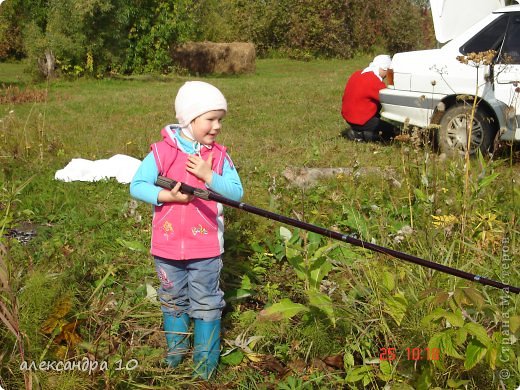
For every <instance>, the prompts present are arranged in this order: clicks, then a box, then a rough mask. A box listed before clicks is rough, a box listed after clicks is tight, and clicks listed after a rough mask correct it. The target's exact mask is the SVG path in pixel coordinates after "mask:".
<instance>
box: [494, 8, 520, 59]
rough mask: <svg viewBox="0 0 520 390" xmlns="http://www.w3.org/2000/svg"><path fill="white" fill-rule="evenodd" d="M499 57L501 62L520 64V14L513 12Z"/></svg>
mask: <svg viewBox="0 0 520 390" xmlns="http://www.w3.org/2000/svg"><path fill="white" fill-rule="evenodd" d="M499 58H500V60H499V62H503V63H508V64H520V14H513V15H511V17H510V18H509V26H508V28H507V33H506V36H505V38H504V45H503V46H502V50H501V53H500V57H499Z"/></svg>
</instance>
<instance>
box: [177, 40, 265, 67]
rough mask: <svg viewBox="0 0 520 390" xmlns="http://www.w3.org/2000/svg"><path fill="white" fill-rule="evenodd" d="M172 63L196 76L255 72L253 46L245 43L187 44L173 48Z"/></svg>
mask: <svg viewBox="0 0 520 390" xmlns="http://www.w3.org/2000/svg"><path fill="white" fill-rule="evenodd" d="M171 55H172V58H173V61H174V62H175V63H176V64H177V65H179V66H181V67H182V68H185V69H187V70H188V71H189V72H190V73H197V74H212V73H216V74H240V73H252V72H254V71H255V58H256V52H255V46H254V45H253V44H252V43H246V42H231V43H215V42H188V43H185V44H183V45H181V46H178V47H176V48H174V49H173V50H172V52H171Z"/></svg>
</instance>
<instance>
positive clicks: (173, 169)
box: [150, 127, 226, 260]
mask: <svg viewBox="0 0 520 390" xmlns="http://www.w3.org/2000/svg"><path fill="white" fill-rule="evenodd" d="M173 132H174V130H172V129H170V128H168V127H165V128H164V129H163V130H162V131H161V134H162V135H163V140H162V141H160V142H157V143H155V144H152V145H151V149H152V152H153V155H154V157H155V163H156V164H157V168H158V169H159V175H162V176H166V177H169V178H170V179H173V180H176V181H181V182H183V183H186V184H188V185H190V186H192V187H197V188H203V189H206V185H205V183H204V181H202V180H200V179H199V178H197V177H196V176H195V175H193V174H191V173H189V172H188V171H186V162H187V160H188V154H186V153H184V152H183V151H182V150H181V149H180V148H179V147H178V146H177V141H176V140H175V138H174V137H173ZM211 152H213V164H212V169H213V171H214V172H216V173H218V174H219V175H221V174H222V169H223V166H224V160H225V158H226V148H225V147H224V146H222V145H219V144H217V143H214V144H213V146H212V148H211V149H208V148H206V147H204V146H202V147H201V150H200V153H201V157H202V158H203V159H204V160H207V159H208V157H209V154H210V153H211ZM222 209H223V207H222V204H220V203H217V202H213V201H207V200H203V199H199V198H194V199H193V200H192V201H191V202H189V203H164V204H163V205H162V206H155V207H154V214H153V220H152V245H151V251H150V252H151V253H152V255H154V256H159V257H163V258H166V259H172V260H187V259H202V258H209V257H215V256H219V255H221V254H222V253H223V252H224V216H223V214H222V211H223V210H222Z"/></svg>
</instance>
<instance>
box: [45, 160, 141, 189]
mask: <svg viewBox="0 0 520 390" xmlns="http://www.w3.org/2000/svg"><path fill="white" fill-rule="evenodd" d="M139 164H141V160H138V159H136V158H134V157H130V156H125V155H124V154H116V155H115V156H112V157H110V158H108V159H103V160H94V161H92V160H85V159H83V158H73V159H72V160H71V161H70V162H69V163H68V164H67V166H66V167H65V168H63V169H60V170H58V171H56V173H55V174H54V178H55V179H56V180H61V181H66V182H69V181H98V180H103V179H110V178H115V179H116V180H117V181H118V182H119V183H125V184H127V183H130V182H131V181H132V178H133V177H134V174H135V172H136V171H137V168H138V167H139Z"/></svg>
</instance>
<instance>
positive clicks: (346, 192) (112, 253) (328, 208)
mask: <svg viewBox="0 0 520 390" xmlns="http://www.w3.org/2000/svg"><path fill="white" fill-rule="evenodd" d="M369 60H370V58H369V57H357V58H355V59H353V60H350V61H344V60H327V61H311V62H298V61H290V60H284V59H269V60H258V61H257V69H256V72H255V73H254V74H250V75H243V76H233V77H204V78H202V77H198V78H195V77H193V78H192V77H187V76H175V75H171V76H147V77H135V78H115V79H110V80H83V79H81V80H75V81H63V80H59V81H52V82H50V83H39V84H32V83H31V82H30V79H29V78H28V76H27V75H26V74H24V73H23V65H21V64H0V86H2V89H1V91H0V99H1V100H0V101H2V104H0V164H1V167H2V169H1V170H0V188H1V190H2V191H1V195H0V232H1V234H0V236H4V238H3V240H4V241H3V242H4V244H5V246H6V249H7V251H6V253H5V254H2V255H1V256H2V257H1V258H0V264H1V265H2V268H0V281H1V282H2V285H1V288H2V289H1V290H0V294H1V295H0V296H1V299H0V309H2V311H0V312H1V313H2V317H0V319H2V327H0V345H2V349H1V352H0V360H1V367H2V368H1V369H0V378H1V379H0V386H2V387H4V388H6V389H12V388H23V387H24V381H25V386H26V388H27V387H28V386H29V384H32V386H33V388H42V389H69V388H70V389H98V388H107V389H109V388H110V389H111V388H118V389H126V388H128V389H133V388H142V389H163V388H215V389H228V388H237V389H314V388H316V389H318V388H319V389H329V388H338V389H340V388H341V389H343V388H373V389H379V388H381V389H382V388H385V389H428V388H439V389H447V388H461V389H462V388H467V389H513V388H516V387H517V386H519V385H520V383H519V379H518V378H519V377H520V363H519V360H518V355H519V353H518V341H517V338H518V337H519V336H520V332H519V329H520V316H519V308H520V299H519V297H518V295H515V294H508V293H507V292H505V291H501V290H497V289H493V288H491V287H484V286H482V285H480V284H478V283H471V282H468V281H465V280H461V279H457V278H456V277H453V276H450V275H446V274H442V273H439V272H434V271H431V270H429V269H425V268H421V267H419V266H416V265H412V264H406V263H404V262H402V261H399V260H395V259H392V258H390V257H388V256H384V255H381V254H376V253H372V252H370V251H367V250H363V249H362V248H358V247H353V246H350V245H348V244H344V243H340V242H333V241H330V240H328V239H326V238H324V237H320V236H317V235H315V234H311V233H308V232H305V231H297V230H296V229H294V228H291V227H287V226H285V227H283V228H282V225H281V224H279V223H277V222H273V221H269V220H266V219H263V218H261V217H258V216H254V215H251V214H247V213H245V212H242V211H237V210H234V209H226V235H225V237H226V253H225V257H224V262H225V267H224V271H223V275H222V276H223V280H222V288H223V290H224V291H225V292H226V297H227V302H228V306H227V308H226V310H225V313H224V317H223V320H224V321H223V339H225V340H226V342H223V350H222V358H221V364H220V366H219V372H218V374H217V376H216V377H215V378H214V379H213V380H212V381H211V382H210V385H208V384H204V383H203V382H198V381H194V380H193V379H191V366H190V359H187V360H186V362H185V363H183V365H182V366H181V367H179V368H178V369H176V370H169V369H167V368H166V367H165V365H164V363H163V362H162V360H163V357H164V347H165V342H164V340H163V339H164V334H163V333H161V312H160V307H159V305H158V303H157V301H156V299H155V297H154V295H153V292H154V289H155V288H156V287H158V282H157V280H156V279H157V278H156V276H155V273H154V270H153V262H152V259H151V257H150V255H149V254H148V245H149V239H150V227H149V225H150V219H151V208H150V206H149V205H146V204H142V203H135V202H133V201H132V200H131V198H130V196H129V193H128V186H127V185H124V184H119V183H117V182H116V181H115V180H108V181H101V182H95V183H84V182H72V183H64V182H60V181H56V180H54V173H55V172H56V170H58V169H61V168H63V167H64V166H65V165H66V164H67V163H68V162H69V161H70V160H71V159H72V158H86V159H92V160H93V159H102V158H108V157H110V156H112V155H114V154H118V153H120V154H127V155H130V156H133V157H136V158H139V159H142V158H143V157H144V156H145V155H146V154H147V153H148V151H149V145H150V144H151V143H152V142H155V141H156V140H159V138H160V130H161V128H162V127H163V126H164V125H166V124H169V123H174V122H175V117H174V112H173V101H174V98H175V95H176V92H177V89H178V88H179V87H180V86H181V85H182V83H183V82H184V81H186V80H190V79H202V80H205V81H208V82H210V83H213V84H214V85H215V86H217V87H218V88H220V89H221V90H222V92H223V93H224V95H225V96H226V98H227V100H228V110H229V111H228V115H227V117H226V118H225V120H224V129H223V131H222V134H221V135H220V136H219V140H218V141H219V142H220V143H222V144H224V145H226V146H227V147H228V149H229V152H230V154H231V157H232V158H233V161H234V163H235V164H236V165H237V167H238V169H239V173H240V176H241V179H242V183H243V186H244V190H245V196H244V199H243V201H244V202H246V203H249V204H253V205H256V206H258V207H262V208H265V209H268V210H270V211H274V212H277V213H281V214H283V215H287V216H290V217H293V218H298V219H301V220H304V221H307V222H310V223H313V224H316V225H319V226H323V227H326V228H330V229H334V230H337V231H341V232H344V233H347V234H355V235H356V236H358V237H360V238H362V239H363V240H365V241H372V242H375V243H377V244H379V245H383V246H388V247H391V248H393V249H396V250H399V251H403V252H406V253H410V254H413V255H416V256H419V257H424V258H426V259H428V260H431V261H435V262H438V263H442V264H446V265H449V266H451V267H456V268H460V269H462V270H464V271H467V272H471V273H474V274H479V275H482V276H485V277H488V278H491V279H496V280H501V281H503V282H505V283H507V284H511V285H515V286H518V285H520V276H519V271H518V270H519V267H518V258H519V252H520V251H519V249H518V243H517V240H518V232H519V225H518V218H517V217H518V215H519V211H520V210H519V205H520V203H519V201H518V199H519V196H520V190H519V186H518V180H519V169H518V161H517V160H518V157H517V152H516V151H514V150H512V149H511V148H508V147H507V145H506V146H504V147H503V148H502V150H501V151H500V153H498V154H497V155H496V156H498V157H495V158H494V159H493V160H490V159H483V158H482V159H479V158H475V159H474V160H472V161H471V166H468V167H465V166H464V161H463V160H462V159H461V160H460V161H459V160H449V159H444V158H442V156H438V155H437V154H436V153H435V152H434V151H432V150H431V147H430V146H429V145H417V144H415V143H413V142H408V143H400V142H394V143H392V144H390V145H380V144H360V143H355V142H351V141H348V140H346V139H345V138H343V137H342V136H341V131H342V130H343V129H344V128H345V124H344V122H343V119H342V118H341V115H340V106H341V95H342V92H343V88H344V84H345V81H346V79H347V78H348V76H349V75H350V74H351V73H352V72H353V71H354V70H356V69H358V68H361V67H364V66H366V64H367V63H368V62H369ZM412 139H413V137H412ZM310 168H320V169H321V171H320V172H321V173H323V172H325V171H326V169H328V168H349V169H350V170H343V171H341V170H340V171H337V172H335V173H334V174H333V175H329V176H327V177H322V178H318V179H316V180H314V181H313V182H312V183H311V185H309V186H306V187H299V186H296V185H294V182H295V181H296V180H297V179H300V180H302V179H304V178H307V176H305V172H306V171H304V169H310ZM288 171H290V172H292V173H293V176H292V177H289V176H288V175H287V172H288ZM465 183H467V185H466V184H465ZM13 229H14V230H13ZM22 230H25V231H29V232H33V231H34V232H35V233H36V235H35V236H34V237H32V239H30V240H29V241H28V242H27V243H26V244H22V243H20V242H19V241H17V240H16V239H15V238H12V237H11V238H8V237H7V235H11V236H12V235H13V234H14V233H13V232H20V231H22ZM4 266H5V269H4ZM5 313H7V314H5ZM17 329H19V333H17V332H16V330H17ZM15 334H18V340H20V341H21V342H17V337H15ZM21 345H23V348H22V349H20V346H21ZM392 348H393V349H392ZM32 362H34V366H32V368H33V370H32V371H28V370H24V368H26V367H30V365H31V363H32ZM51 362H55V363H56V362H62V363H61V364H62V365H61V366H60V367H61V368H62V369H61V370H58V369H56V367H57V366H56V365H53V366H49V364H51ZM78 362H79V363H78ZM85 362H86V363H85ZM89 362H90V363H89ZM94 362H95V363H96V364H97V365H98V367H97V369H95V370H93V372H90V373H89V369H88V367H90V368H92V367H93V365H94ZM40 363H42V364H43V365H42V367H40V368H39V367H38V364H40ZM84 363H85V364H87V366H86V367H87V370H86V371H83V370H82V369H79V368H78V366H77V365H76V366H74V364H84ZM52 364H54V363H52ZM56 364H57V363H56ZM49 367H50V368H49ZM64 367H67V368H69V369H63V368H64ZM100 368H102V369H100ZM385 386H386V387H385Z"/></svg>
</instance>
